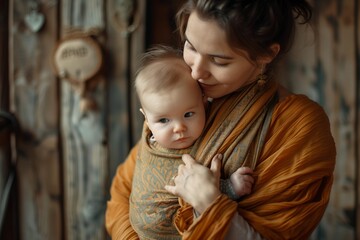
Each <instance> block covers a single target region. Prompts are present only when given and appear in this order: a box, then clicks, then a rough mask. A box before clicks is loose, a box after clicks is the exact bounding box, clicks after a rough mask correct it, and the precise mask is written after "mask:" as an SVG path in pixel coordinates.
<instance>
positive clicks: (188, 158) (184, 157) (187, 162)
mask: <svg viewBox="0 0 360 240" xmlns="http://www.w3.org/2000/svg"><path fill="white" fill-rule="evenodd" d="M182 160H183V162H184V163H185V166H190V167H191V166H192V165H193V164H196V161H195V160H194V159H193V158H192V157H191V156H190V155H189V154H184V155H182Z"/></svg>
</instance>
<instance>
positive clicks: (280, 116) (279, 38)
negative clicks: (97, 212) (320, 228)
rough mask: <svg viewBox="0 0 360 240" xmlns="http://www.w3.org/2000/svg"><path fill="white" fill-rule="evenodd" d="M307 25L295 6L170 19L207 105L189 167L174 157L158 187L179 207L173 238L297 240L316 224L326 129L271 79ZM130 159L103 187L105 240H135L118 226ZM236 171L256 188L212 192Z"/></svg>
mask: <svg viewBox="0 0 360 240" xmlns="http://www.w3.org/2000/svg"><path fill="white" fill-rule="evenodd" d="M310 18H311V9H310V6H309V5H308V3H307V2H306V1H301V0H292V1H291V0H272V1H263V0H251V1H247V0H223V1H219V0H189V1H188V2H187V3H186V4H185V5H184V6H183V8H182V9H181V10H180V11H179V14H178V23H179V30H180V33H181V36H182V38H183V40H184V41H185V43H184V52H183V56H184V60H185V62H186V63H187V64H188V65H189V67H190V68H191V71H192V77H193V78H194V79H195V80H196V81H198V83H199V84H200V86H201V88H202V90H203V92H204V94H205V95H206V96H208V97H210V98H213V99H214V101H213V103H212V104H211V106H210V109H209V117H208V119H207V122H206V126H205V131H204V134H203V135H202V136H201V137H200V138H199V140H198V141H197V142H196V143H195V146H194V150H193V152H192V153H191V154H190V155H191V156H193V157H194V158H192V157H190V155H184V156H183V161H184V164H183V165H180V166H179V169H178V174H177V176H175V181H174V182H175V185H174V186H166V189H167V190H168V191H169V192H170V193H172V194H174V195H177V196H179V197H180V198H181V199H180V205H181V207H180V208H179V210H178V212H177V214H176V216H175V217H174V219H173V221H174V225H175V226H176V228H177V229H178V231H179V233H180V234H181V236H182V238H183V239H224V238H225V239H261V238H266V239H306V238H308V237H309V235H310V234H311V232H312V231H313V230H314V229H315V227H316V226H317V224H318V223H319V221H320V219H321V217H322V215H323V213H324V211H325V208H326V206H327V203H328V200H329V196H330V190H331V185H332V181H333V170H334V165H335V155H336V152H335V145H334V141H333V138H332V136H331V133H330V127H329V121H328V118H327V116H326V114H325V113H324V111H323V110H322V108H321V107H320V106H319V105H317V104H316V103H314V102H312V101H311V100H309V99H308V98H307V97H305V96H303V95H295V94H292V93H290V92H288V91H287V90H286V89H284V88H283V87H281V86H280V85H279V84H278V83H277V82H276V78H275V77H274V76H273V74H272V71H271V69H272V67H273V66H274V64H275V63H276V61H277V60H278V59H279V58H280V57H281V56H283V55H284V54H285V53H286V52H287V51H288V50H289V49H290V46H291V43H292V39H293V34H294V30H295V24H296V20H297V19H301V20H302V22H303V23H307V22H309V20H310ZM136 153H137V146H136V147H135V148H134V149H133V150H132V152H131V153H130V156H129V158H128V159H127V161H126V162H125V163H124V164H123V165H122V166H120V167H119V169H118V172H117V175H116V176H115V178H114V181H113V185H112V188H111V195H112V198H111V200H110V201H109V203H108V209H107V216H106V224H107V229H108V231H109V233H110V234H111V235H112V237H113V238H114V239H136V238H137V236H136V234H135V233H134V232H133V230H132V228H131V224H130V222H129V220H128V219H129V207H128V198H129V195H130V189H131V181H132V174H133V169H134V165H135V158H136ZM217 153H221V156H223V159H222V161H220V157H219V155H217ZM220 166H222V167H220ZM240 166H249V167H251V168H252V169H254V173H253V176H254V177H255V179H256V180H255V183H254V185H253V189H252V193H251V194H250V195H248V196H246V197H244V198H243V199H242V200H241V201H239V202H235V201H232V200H230V199H229V198H228V197H227V196H225V195H223V194H221V192H220V191H219V186H218V185H219V178H220V176H223V177H224V178H226V177H228V176H229V175H230V174H231V173H232V172H234V171H235V169H237V168H238V167H240ZM207 167H209V168H207ZM220 168H221V169H223V170H221V172H220ZM154 211H156V210H154ZM169 221H170V220H169Z"/></svg>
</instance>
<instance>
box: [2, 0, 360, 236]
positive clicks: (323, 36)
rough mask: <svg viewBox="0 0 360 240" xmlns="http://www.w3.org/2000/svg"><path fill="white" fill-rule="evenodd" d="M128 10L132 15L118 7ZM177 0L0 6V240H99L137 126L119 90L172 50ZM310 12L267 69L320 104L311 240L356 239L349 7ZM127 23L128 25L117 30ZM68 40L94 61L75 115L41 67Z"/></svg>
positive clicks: (357, 110)
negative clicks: (141, 62) (317, 199)
mask: <svg viewBox="0 0 360 240" xmlns="http://www.w3.org/2000/svg"><path fill="white" fill-rule="evenodd" d="M32 2H36V3H38V4H39V9H38V10H37V11H38V13H39V14H43V15H44V18H45V24H44V26H42V28H41V29H40V30H39V31H38V32H33V31H31V29H29V26H27V25H26V22H25V18H26V16H27V15H29V14H30V11H31V6H32V5H31V3H32ZM134 2H136V3H137V5H136V8H135V9H136V11H135V12H134V14H138V16H139V18H136V17H132V16H128V15H127V14H128V13H129V11H124V8H125V7H126V4H129V3H130V4H131V3H134ZM181 2H184V0H181V1H180V0H178V1H168V0H151V1H145V0H138V1H131V0H109V1H105V0H61V1H54V0H31V1H25V0H6V1H1V3H0V13H1V14H0V16H1V20H3V18H5V16H6V21H5V20H4V21H2V22H1V23H0V31H1V37H0V83H1V84H0V87H1V88H2V89H0V90H1V91H0V95H1V96H0V99H8V100H7V101H2V102H1V105H0V107H1V110H9V111H11V112H12V113H13V114H14V115H15V116H16V117H17V119H18V121H19V124H20V126H21V131H20V134H18V135H17V136H16V141H13V142H11V144H10V134H7V136H5V137H1V136H0V144H1V145H0V199H1V196H2V193H3V189H4V184H5V181H6V179H7V175H8V172H9V170H10V159H11V158H13V159H14V160H16V170H17V171H16V173H17V182H16V189H15V190H16V192H17V196H15V195H13V198H12V202H14V203H16V202H17V203H18V204H17V207H16V208H15V210H16V209H17V210H18V214H16V211H13V214H15V215H18V216H12V215H11V214H10V216H9V214H7V215H6V216H7V221H8V222H9V220H11V219H12V220H13V219H14V218H15V219H17V222H16V221H11V223H12V224H10V226H12V227H13V228H12V230H10V231H7V233H6V234H4V233H2V235H0V238H1V239H17V238H20V239H69V240H71V239H76V240H78V239H106V238H107V237H106V236H107V235H106V232H105V230H104V211H105V207H106V200H107V199H108V197H109V195H108V194H109V185H110V182H111V179H112V176H113V175H114V173H115V170H116V167H117V166H118V164H119V163H121V162H122V161H123V160H124V159H125V157H126V155H127V153H128V151H129V149H130V148H131V146H132V145H133V144H134V143H135V142H136V140H137V139H138V137H139V135H140V131H141V127H142V120H143V119H142V116H141V115H140V114H139V112H138V102H137V99H136V97H135V95H134V91H133V88H132V84H131V80H132V77H133V74H134V71H135V69H136V66H137V57H138V55H139V54H140V53H141V52H143V51H144V49H145V48H147V47H149V46H151V45H152V44H156V43H164V44H173V45H176V44H177V38H176V37H174V36H175V34H174V33H173V30H174V29H173V28H174V22H173V19H172V18H173V17H174V13H175V12H176V9H177V8H178V7H179V5H180V3H181ZM313 4H314V9H315V18H314V25H313V28H312V29H311V28H300V29H299V30H298V32H297V36H296V42H295V48H294V49H293V50H292V51H291V52H290V54H289V56H288V57H287V58H286V59H284V61H283V62H282V64H281V66H280V68H279V73H280V76H281V79H282V81H283V82H284V83H285V84H286V85H288V86H289V88H291V89H292V90H293V91H294V92H298V93H304V94H306V95H308V96H309V97H311V98H312V99H314V100H315V101H317V102H319V103H320V104H321V105H322V106H323V107H324V109H325V110H326V112H327V114H328V115H329V118H330V121H331V127H332V132H333V135H334V138H335V141H336V144H337V152H338V156H337V165H336V171H335V182H334V187H333V191H332V196H331V200H330V203H329V207H328V209H327V211H326V214H325V216H324V218H323V221H322V223H321V225H320V226H319V227H318V229H317V231H316V232H315V233H314V234H313V236H312V239H317V240H322V239H334V240H335V239H360V233H359V230H360V226H359V222H360V221H359V219H360V218H359V217H360V215H359V210H358V209H359V208H358V205H359V197H360V188H359V184H360V181H359V170H360V167H359V165H358V162H359V160H360V156H359V137H360V128H359V124H360V50H359V49H360V33H359V32H360V30H359V26H360V20H359V12H360V4H359V0H348V1H335V0H326V1H325V0H317V1H315V0H314V1H313ZM4 9H6V10H7V11H5V10H4ZM135 19H136V20H135ZM137 19H138V20H140V21H139V26H137V28H136V29H135V30H134V31H133V32H131V33H126V27H127V26H128V25H131V24H133V23H135V24H136V22H137ZM7 21H8V23H9V26H10V27H9V31H8V32H7V31H6V29H7V27H6V26H7ZM74 33H82V34H86V35H88V36H91V37H92V39H94V40H95V41H96V42H97V43H98V44H99V45H100V46H101V49H102V53H103V56H104V65H103V68H102V71H101V72H100V74H99V75H98V76H97V77H96V84H95V85H94V87H93V88H92V89H91V91H89V95H90V97H91V98H92V99H94V100H95V101H96V103H97V106H98V108H97V110H94V111H87V112H85V113H82V112H81V111H80V102H81V96H80V95H79V92H78V90H77V88H76V87H74V86H73V85H72V84H70V83H69V81H66V79H64V78H60V77H59V76H57V74H56V73H55V71H54V66H53V54H54V49H56V47H57V45H58V43H59V41H60V40H62V39H64V38H66V37H69V36H71V35H72V34H74ZM4 36H6V37H4ZM7 49H8V51H7ZM5 88H6V90H4V89H5ZM3 90H4V91H3ZM10 145H11V147H12V149H14V150H15V151H13V154H11V153H10ZM11 155H12V156H11ZM11 216H12V218H11ZM304 224H306V223H304ZM16 227H18V230H17V228H16Z"/></svg>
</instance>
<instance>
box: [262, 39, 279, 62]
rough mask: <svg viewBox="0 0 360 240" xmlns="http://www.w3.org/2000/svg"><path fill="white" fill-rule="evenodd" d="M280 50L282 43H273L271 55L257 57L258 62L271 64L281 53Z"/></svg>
mask: <svg viewBox="0 0 360 240" xmlns="http://www.w3.org/2000/svg"><path fill="white" fill-rule="evenodd" d="M279 51H280V44H278V43H273V44H272V45H271V46H270V52H271V53H270V55H266V56H262V57H258V58H257V63H258V64H269V63H270V62H271V61H272V60H273V59H274V58H275V57H276V56H277V55H278V53H279Z"/></svg>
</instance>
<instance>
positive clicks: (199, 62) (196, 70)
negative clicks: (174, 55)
mask: <svg viewBox="0 0 360 240" xmlns="http://www.w3.org/2000/svg"><path fill="white" fill-rule="evenodd" d="M209 75H210V73H209V72H208V71H207V69H206V64H205V62H204V60H203V59H202V58H201V57H198V58H197V59H196V60H195V61H194V64H193V65H192V66H191V76H192V78H193V79H195V80H198V79H206V78H208V77H209Z"/></svg>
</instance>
